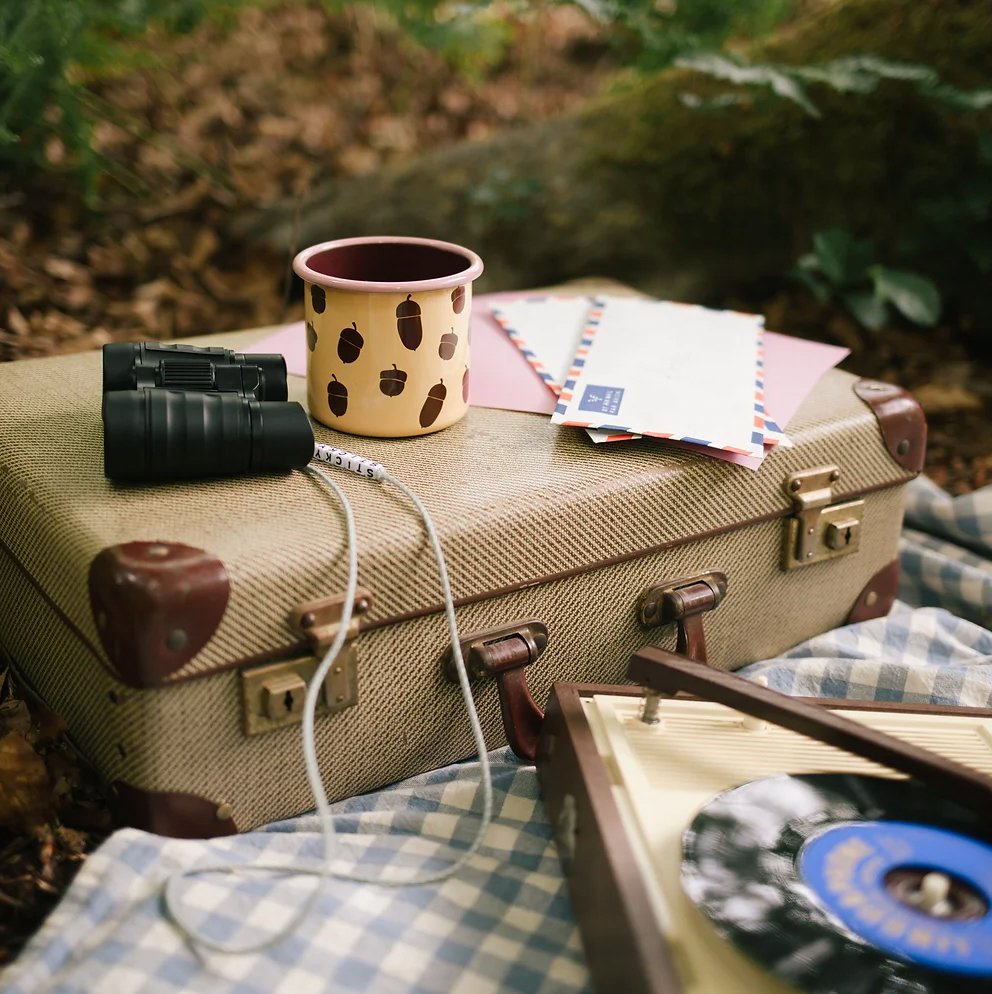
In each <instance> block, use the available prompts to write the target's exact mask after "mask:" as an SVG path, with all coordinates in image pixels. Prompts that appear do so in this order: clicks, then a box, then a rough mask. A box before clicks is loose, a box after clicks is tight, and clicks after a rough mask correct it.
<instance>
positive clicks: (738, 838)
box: [537, 646, 992, 994]
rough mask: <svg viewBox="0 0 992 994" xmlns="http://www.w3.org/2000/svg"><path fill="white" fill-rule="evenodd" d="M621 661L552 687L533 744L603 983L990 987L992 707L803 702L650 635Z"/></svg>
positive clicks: (861, 989)
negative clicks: (602, 679)
mask: <svg viewBox="0 0 992 994" xmlns="http://www.w3.org/2000/svg"><path fill="white" fill-rule="evenodd" d="M629 676H630V678H631V679H633V680H634V681H635V682H637V683H639V684H641V685H642V687H644V688H645V690H644V691H642V692H640V693H638V691H637V690H636V689H635V688H630V687H624V688H621V687H602V686H588V685H576V684H557V685H556V686H555V688H554V691H553V694H552V697H551V700H550V702H549V706H548V710H547V717H546V721H545V723H544V726H543V729H542V733H541V739H540V742H539V746H538V758H537V763H538V774H539V777H540V780H541V786H542V791H543V794H544V798H545V802H546V804H547V806H548V811H549V815H550V817H551V819H552V823H553V825H554V827H555V837H556V842H557V845H558V848H559V852H560V854H561V857H562V862H563V865H564V867H565V873H566V876H567V878H568V883H569V889H570V893H571V897H572V902H573V905H574V906H575V911H576V915H577V917H578V920H579V924H580V928H581V931H582V937H583V944H584V946H585V949H586V953H587V957H588V959H589V965H590V970H591V972H592V975H593V980H594V982H595V985H596V988H597V990H598V991H600V992H601V994H607V992H612V991H618V990H623V991H624V992H628V994H677V992H681V994H796V992H799V991H802V992H807V994H834V992H844V994H895V992H899V994H909V992H912V994H929V992H940V994H950V992H952V991H953V992H954V994H977V992H979V991H985V992H988V991H992V914H990V903H992V803H990V802H992V711H986V710H984V709H969V708H941V707H923V706H912V705H897V704H883V703H875V702H872V703H865V702H856V701H827V702H824V701H818V702H815V703H814V702H812V701H804V700H800V699H796V698H789V697H786V696H784V695H782V694H778V693H776V692H774V691H771V690H768V689H766V688H764V687H761V686H757V685H755V684H751V683H748V682H747V681H745V680H743V679H742V678H740V677H737V676H734V675H732V674H727V673H722V672H719V671H716V670H713V669H711V668H709V667H708V666H706V665H705V664H702V663H699V662H695V661H692V660H689V659H686V658H685V657H684V656H681V655H677V654H674V653H670V652H667V651H665V650H663V649H660V648H657V647H654V646H648V647H645V648H644V649H642V650H641V651H640V652H638V653H636V654H635V655H634V656H633V658H632V659H631V663H630V668H629ZM688 694H691V695H693V696H691V697H689V696H686V695H688Z"/></svg>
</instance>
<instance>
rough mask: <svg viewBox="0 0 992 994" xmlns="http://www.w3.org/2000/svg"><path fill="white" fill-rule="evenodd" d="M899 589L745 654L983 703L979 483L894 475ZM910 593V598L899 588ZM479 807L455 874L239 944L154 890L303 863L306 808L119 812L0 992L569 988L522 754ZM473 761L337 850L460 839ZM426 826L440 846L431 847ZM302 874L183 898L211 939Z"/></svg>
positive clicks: (985, 622) (848, 683) (211, 885)
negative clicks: (235, 820) (182, 820)
mask: <svg viewBox="0 0 992 994" xmlns="http://www.w3.org/2000/svg"><path fill="white" fill-rule="evenodd" d="M906 524H907V527H906V530H905V535H904V539H903V545H902V564H903V583H902V588H901V591H900V596H901V598H902V601H901V602H900V603H898V604H897V605H896V607H895V609H894V610H893V612H892V614H891V615H890V616H889V617H888V618H884V619H878V620H876V621H869V622H864V623H862V624H858V625H851V626H848V627H846V628H841V629H838V630H836V631H833V632H829V633H827V634H825V635H822V636H819V637H817V638H814V639H811V640H810V641H809V642H806V643H804V644H802V645H799V646H796V647H795V648H794V649H792V650H790V651H789V652H786V653H785V654H784V655H783V656H782V657H781V658H779V659H776V660H769V661H766V662H761V663H756V664H754V665H752V666H749V667H747V668H746V669H745V670H743V671H742V672H743V673H744V674H745V675H747V676H749V677H755V676H758V675H763V676H765V677H766V678H767V679H768V683H769V684H770V686H772V687H775V688H778V689H781V690H784V691H786V692H789V693H795V694H805V695H811V696H816V695H825V696H830V697H844V696H847V697H859V698H864V699H878V700H889V701H892V700H910V701H921V702H922V701H933V702H939V703H958V704H969V705H985V706H992V632H990V631H988V630H987V629H988V628H989V627H992V488H987V489H986V490H983V491H980V492H979V493H976V494H973V495H970V496H968V497H961V498H957V499H955V500H951V499H950V498H949V497H947V496H946V495H945V494H943V493H942V492H941V491H939V490H938V489H937V488H935V487H934V486H933V485H932V484H929V483H928V481H926V480H920V481H917V482H916V484H914V485H913V486H912V487H911V489H910V503H909V511H908V514H907V519H906ZM910 605H914V606H915V605H922V607H916V608H915V609H914V607H910ZM492 763H493V776H494V781H495V783H494V786H495V804H494V814H495V816H494V820H493V824H492V825H491V827H490V829H489V832H488V833H487V835H486V839H485V842H484V844H483V845H482V847H481V848H480V849H479V850H478V851H477V853H476V854H475V855H474V857H473V858H472V859H471V861H470V863H469V864H468V865H467V866H466V867H464V868H463V869H462V870H461V871H460V872H459V873H458V875H457V876H455V877H453V878H451V879H448V880H447V881H445V882H443V883H441V884H438V885H433V886H429V887H413V888H386V887H380V886H375V885H367V884H354V883H348V882H347V881H344V880H340V879H331V880H328V881H326V882H325V883H324V884H323V885H322V886H321V891H320V894H319V897H318V899H317V902H316V905H315V907H314V908H313V910H312V911H311V913H310V914H309V915H308V916H307V917H306V919H305V921H304V922H303V924H302V925H301V926H300V927H299V929H297V930H296V931H295V932H294V933H293V934H292V935H290V936H289V937H287V938H286V939H284V940H283V941H282V942H280V943H278V944H277V945H275V946H273V947H272V948H270V949H268V950H267V951H265V952H264V953H259V954H254V955H226V954H214V953H208V952H204V951H203V950H202V949H200V948H198V947H196V946H193V945H190V944H189V943H188V942H187V941H185V940H184V939H183V938H182V936H181V935H180V934H179V932H178V931H177V930H176V928H175V927H174V926H173V924H172V923H171V922H170V921H169V919H168V918H167V917H166V915H165V913H164V910H163V902H162V887H163V884H164V882H165V880H166V879H167V878H168V877H170V876H171V875H172V874H174V873H175V872H176V871H177V870H180V869H184V868H190V867H194V866H202V865H205V864H208V863H215V862H219V861H229V862H237V863H243V864H245V865H246V866H247V865H250V864H251V863H253V862H255V861H258V860H261V859H264V860H265V861H267V862H272V861H281V862H284V863H285V865H286V866H287V867H290V868H291V867H294V866H300V865H314V864H316V863H317V862H318V861H319V859H320V855H321V852H322V848H321V840H320V836H319V832H318V825H317V822H316V819H315V818H314V817H312V816H311V817H301V818H297V819H293V820H291V821H286V822H281V823H279V824H276V825H272V826H270V827H268V828H265V829H262V830H259V831H255V832H250V833H247V834H245V835H240V836H236V837H233V838H225V839H218V840H213V841H209V842H189V841H177V840H171V839H163V838H159V837H156V836H153V835H148V834H145V833H143V832H138V831H134V830H130V829H129V830H124V831H120V832H117V833H116V834H115V835H113V836H112V837H111V838H110V839H109V840H108V841H107V842H106V843H105V844H104V845H103V846H102V847H101V848H100V849H99V850H98V851H97V852H96V853H94V854H93V855H92V856H90V858H89V859H88V860H87V862H86V864H85V865H84V867H83V869H82V870H81V872H80V873H79V876H78V877H77V878H76V880H75V882H74V883H73V885H72V887H71V888H70V889H69V892H68V894H67V895H66V897H65V898H64V899H63V901H62V903H61V904H60V905H59V906H58V907H57V908H56V910H55V911H54V913H53V914H52V915H51V917H50V918H49V920H48V921H47V922H46V923H45V925H44V926H43V927H42V928H41V930H40V932H39V933H38V935H37V936H36V937H35V938H34V940H33V941H32V942H31V943H30V944H29V945H28V947H27V948H26V949H25V951H24V952H23V954H22V955H21V957H20V958H19V959H18V961H17V962H16V963H14V964H13V965H12V966H11V967H9V968H8V969H7V970H6V972H5V973H3V974H0V990H2V991H3V992H5V994H52V992H59V994H77V992H78V994H131V992H135V994H137V992H139V991H140V992H142V994H176V992H194V994H199V992H209V994H215V992H216V994H318V992H319V994H325V992H331V991H334V992H352V991H355V992H363V994H364V992H367V994H435V992H436V994H441V992H444V994H487V992H500V994H509V992H519V994H558V992H560V994H565V992H568V994H579V992H591V987H590V981H589V975H588V971H587V969H586V965H585V961H584V959H583V955H582V948H581V944H580V941H579V935H578V931H577V928H576V925H575V922H574V919H573V916H572V911H571V907H570V904H569V900H568V894H567V891H566V888H565V884H564V881H563V878H562V874H561V870H560V868H559V864H558V858H557V855H556V852H555V849H554V846H553V844H552V841H551V832H550V828H549V825H548V823H547V820H546V818H545V815H544V811H543V808H542V805H541V801H540V799H539V797H538V790H537V781H536V777H535V773H534V769H533V768H532V767H530V766H526V765H524V764H522V763H520V762H519V761H517V760H516V759H515V758H514V757H513V756H512V755H511V754H510V753H509V752H508V751H506V750H500V751H497V752H495V753H493V755H492ZM478 777H479V770H478V765H477V764H476V763H464V764H457V765H454V766H450V767H447V768H445V769H442V770H438V771H436V772H434V773H429V774H425V775H423V776H419V777H414V778H413V779H411V780H407V781H405V782H403V783H401V784H398V785H397V786H395V787H392V788H390V789H387V790H382V791H379V792H377V793H375V794H370V795H367V796H364V797H358V798H353V799H351V800H348V801H344V802H342V803H340V804H338V805H336V806H335V812H336V814H337V817H336V827H337V830H338V832H339V833H340V836H341V839H342V846H343V848H344V851H345V853H346V856H347V859H348V860H351V861H353V863H354V865H355V866H357V867H360V868H361V869H362V870H364V871H366V872H367V871H369V870H372V869H381V870H382V872H384V873H386V872H390V870H391V869H392V868H395V867H403V868H408V867H421V868H429V867H434V866H437V865H438V859H439V853H441V852H442V850H445V851H450V850H447V847H448V846H451V847H454V848H455V849H458V848H462V849H464V848H465V847H466V846H467V844H468V840H469V839H470V837H471V835H472V829H473V826H474V824H475V819H476V817H477V814H476V812H477V808H478V791H477V787H478ZM439 844H440V848H439ZM315 885H316V879H315V878H313V877H305V876H293V875H291V874H287V875H286V876H274V875H272V874H267V875H262V874H254V875H252V874H248V875H244V876H241V875H239V876H238V877H236V878H234V877H221V876H218V875H214V876H205V877H198V878H194V879H192V880H190V881H188V883H187V886H186V889H185V899H186V905H187V907H189V908H190V909H192V912H193V914H194V916H195V918H196V920H197V923H198V924H199V926H200V928H202V929H203V930H205V931H206V933H207V934H208V935H210V936H211V937H213V938H215V939H227V940H229V941H235V940H236V941H239V942H244V941H247V940H250V939H252V938H253V937H261V936H263V935H265V934H266V930H268V929H273V928H276V927H278V925H279V924H280V923H281V922H283V921H285V920H287V918H288V916H289V915H290V913H291V912H292V909H293V908H295V907H296V906H297V905H298V904H299V903H300V902H301V901H303V900H304V899H305V898H306V896H307V894H308V893H309V891H310V889H311V888H313V887H314V886H315Z"/></svg>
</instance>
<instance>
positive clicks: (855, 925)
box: [682, 773, 992, 994]
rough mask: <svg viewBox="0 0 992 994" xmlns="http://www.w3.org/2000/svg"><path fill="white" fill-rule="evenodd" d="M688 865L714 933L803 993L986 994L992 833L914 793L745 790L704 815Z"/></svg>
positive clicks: (848, 781) (688, 887)
mask: <svg viewBox="0 0 992 994" xmlns="http://www.w3.org/2000/svg"><path fill="white" fill-rule="evenodd" d="M682 857H683V858H682V886H683V888H684V889H685V892H686V893H687V894H688V896H689V898H690V899H691V900H692V901H693V902H694V903H695V904H696V906H697V907H698V908H699V909H700V910H701V911H702V913H703V914H704V915H705V916H706V917H707V918H708V919H709V920H710V922H711V923H712V925H713V926H714V927H715V928H716V930H717V932H718V933H720V935H722V936H723V937H724V938H726V939H728V940H729V941H730V942H732V943H733V944H734V945H735V946H736V947H737V948H738V949H739V950H740V951H741V952H742V953H744V954H745V955H747V956H748V957H750V958H751V959H753V960H755V961H757V962H758V963H759V964H761V966H762V967H763V968H764V969H766V970H768V971H769V972H770V973H773V974H774V975H775V976H777V977H779V978H780V979H781V980H783V981H784V982H786V983H787V984H789V985H791V986H792V987H794V988H795V989H796V990H798V991H805V992H807V994H990V992H992V912H990V903H992V828H990V823H989V821H988V819H986V820H985V822H984V824H983V820H982V819H981V818H980V817H979V816H978V815H977V814H976V813H974V812H972V811H969V810H968V809H967V808H964V807H961V806H959V805H957V804H954V803H953V802H947V801H944V800H942V799H939V798H938V797H937V796H936V795H935V794H934V791H933V790H932V789H931V788H928V787H925V786H923V785H921V784H919V783H917V782H915V781H908V780H892V779H888V778H884V777H868V776H855V775H849V774H838V773H823V774H811V775H805V776H782V777H770V778H768V779H765V780H756V781H753V782H751V783H746V784H743V785H741V786H739V787H734V788H731V789H730V790H727V791H724V792H723V793H721V794H718V795H717V796H716V797H714V798H713V799H712V800H711V801H710V802H709V803H707V804H706V806H705V807H704V808H703V809H702V810H701V811H700V812H699V814H698V815H697V816H696V818H695V819H694V820H693V822H692V824H691V825H690V826H689V828H687V829H686V831H685V832H684V834H683V837H682Z"/></svg>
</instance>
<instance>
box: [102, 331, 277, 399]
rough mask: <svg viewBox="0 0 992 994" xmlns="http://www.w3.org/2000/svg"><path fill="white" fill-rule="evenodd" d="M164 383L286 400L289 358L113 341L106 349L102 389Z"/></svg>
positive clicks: (224, 350) (170, 386) (154, 385)
mask: <svg viewBox="0 0 992 994" xmlns="http://www.w3.org/2000/svg"><path fill="white" fill-rule="evenodd" d="M145 387H164V388H166V389H168V390H219V391H222V392H224V393H227V392H233V393H240V394H241V395H242V396H243V397H251V398H252V399H254V400H285V399H286V398H287V397H288V395H289V394H288V390H287V386H286V360H285V359H284V358H283V357H282V356H281V355H277V354H264V353H260V354H258V355H243V354H242V353H240V352H232V351H231V350H230V349H221V348H198V347H197V346H195V345H165V344H163V343H161V342H113V343H112V344H110V345H104V347H103V392H104V393H109V392H110V391H112V390H140V389H142V388H145Z"/></svg>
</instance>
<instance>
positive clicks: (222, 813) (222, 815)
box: [214, 801, 234, 821]
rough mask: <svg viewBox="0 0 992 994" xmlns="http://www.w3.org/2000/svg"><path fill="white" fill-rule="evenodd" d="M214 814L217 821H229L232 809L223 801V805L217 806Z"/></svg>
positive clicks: (232, 813)
mask: <svg viewBox="0 0 992 994" xmlns="http://www.w3.org/2000/svg"><path fill="white" fill-rule="evenodd" d="M214 814H215V815H216V816H217V820H218V821H230V819H231V818H232V816H233V815H234V808H232V807H231V805H230V804H228V803H227V801H224V802H223V804H218V805H217V810H216V811H215V812H214Z"/></svg>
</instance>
